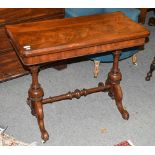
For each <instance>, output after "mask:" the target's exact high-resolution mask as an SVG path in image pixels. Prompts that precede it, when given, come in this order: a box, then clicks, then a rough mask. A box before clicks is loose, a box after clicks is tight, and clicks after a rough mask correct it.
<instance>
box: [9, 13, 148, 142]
mask: <svg viewBox="0 0 155 155" xmlns="http://www.w3.org/2000/svg"><path fill="white" fill-rule="evenodd" d="M6 28H7V33H8V35H9V37H10V41H11V43H12V45H13V46H14V48H15V50H16V52H17V54H18V56H19V58H20V60H21V61H22V63H23V64H24V65H25V66H27V67H28V68H29V70H30V71H31V74H32V84H31V87H30V89H29V91H28V104H29V106H30V107H31V112H32V115H35V116H36V117H37V120H38V125H39V128H40V131H41V137H42V139H43V140H44V141H46V140H48V138H49V135H48V132H47V131H46V129H45V126H44V112H43V105H44V104H47V103H53V102H56V101H60V100H66V99H69V100H71V99H72V98H77V99H79V98H80V97H81V96H86V95H88V94H92V93H97V92H108V94H109V96H110V97H111V98H112V99H114V100H115V101H116V105H117V108H118V110H119V112H120V113H121V115H122V117H123V118H124V119H126V120H127V119H128V118H129V113H128V112H127V111H126V110H125V109H124V108H123V105H122V97H123V93H122V90H121V86H120V81H121V79H122V75H121V72H120V69H119V56H120V54H121V50H122V49H124V48H128V47H133V46H141V45H144V44H145V38H146V37H147V36H148V35H149V31H148V30H147V29H145V28H144V27H143V26H141V25H140V24H137V23H135V22H134V21H132V20H131V19H129V18H128V17H126V16H125V15H124V14H123V13H121V12H116V13H110V14H99V15H91V16H84V17H76V18H68V19H58V20H53V21H51V20H49V21H43V22H36V23H31V24H19V25H12V26H11V25H10V26H6ZM109 51H113V55H114V62H113V66H112V69H111V70H110V72H109V74H108V78H107V80H106V82H105V84H104V83H102V82H100V83H99V84H98V86H97V87H94V88H90V89H83V90H78V89H76V90H75V91H73V92H68V93H66V94H62V95H59V96H54V97H49V98H45V99H44V98H43V96H44V92H43V88H42V87H41V85H40V84H39V82H38V70H39V66H40V65H41V64H43V63H46V62H54V61H58V60H64V59H69V58H74V57H80V56H85V55H90V54H96V53H105V52H109ZM129 95H130V94H129Z"/></svg>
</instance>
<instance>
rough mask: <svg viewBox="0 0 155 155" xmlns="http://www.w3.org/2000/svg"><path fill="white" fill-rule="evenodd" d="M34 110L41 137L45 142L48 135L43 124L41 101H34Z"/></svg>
mask: <svg viewBox="0 0 155 155" xmlns="http://www.w3.org/2000/svg"><path fill="white" fill-rule="evenodd" d="M35 111H36V114H37V120H38V125H39V129H40V132H41V138H42V139H43V140H44V142H46V141H47V140H48V139H49V135H48V132H47V131H46V129H45V126H44V113H43V106H42V103H41V102H36V103H35Z"/></svg>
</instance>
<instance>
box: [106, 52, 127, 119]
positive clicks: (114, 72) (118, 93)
mask: <svg viewBox="0 0 155 155" xmlns="http://www.w3.org/2000/svg"><path fill="white" fill-rule="evenodd" d="M120 53H121V52H120V51H116V52H114V53H113V54H114V62H113V67H112V69H111V71H110V72H109V74H108V79H107V83H108V84H110V85H111V88H110V90H109V93H110V95H112V96H114V99H115V101H116V105H117V108H118V110H119V112H120V113H121V115H122V117H123V118H124V119H126V120H128V119H129V113H128V112H127V111H126V110H125V109H124V107H123V104H122V98H123V93H122V90H121V86H120V81H121V79H122V75H121V72H120V70H119V68H118V65H119V57H120Z"/></svg>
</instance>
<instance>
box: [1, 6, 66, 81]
mask: <svg viewBox="0 0 155 155" xmlns="http://www.w3.org/2000/svg"><path fill="white" fill-rule="evenodd" d="M57 18H64V9H61V8H52V9H51V8H50V9H47V8H46V9H44V8H35V9H34V8H24V9H23V8H18V9H15V8H9V9H8V8H0V82H3V81H6V80H10V79H13V78H16V77H19V76H23V75H25V74H29V71H27V70H26V69H25V68H24V66H23V65H22V63H21V62H20V60H19V58H18V56H17V54H16V52H15V51H14V48H13V47H12V45H11V43H10V41H9V39H8V37H7V35H6V31H5V28H4V26H5V25H7V24H18V23H27V22H34V21H42V20H47V19H57ZM53 67H55V68H56V69H58V70H61V69H63V68H65V67H66V64H60V65H58V64H56V65H54V66H53Z"/></svg>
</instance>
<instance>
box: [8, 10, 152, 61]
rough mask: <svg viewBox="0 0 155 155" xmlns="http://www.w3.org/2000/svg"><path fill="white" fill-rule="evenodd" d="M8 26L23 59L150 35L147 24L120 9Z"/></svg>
mask: <svg viewBox="0 0 155 155" xmlns="http://www.w3.org/2000/svg"><path fill="white" fill-rule="evenodd" d="M6 29H7V33H8V35H9V37H10V40H11V42H12V44H13V46H14V47H15V48H16V49H17V52H18V54H19V55H20V56H21V57H23V58H24V57H27V58H28V57H35V56H41V55H46V54H54V53H59V52H62V51H69V50H74V49H82V48H88V47H94V46H99V45H106V44H112V43H119V42H125V41H129V40H135V39H138V38H145V37H147V36H148V35H149V31H148V30H147V29H146V28H145V27H143V26H142V25H140V24H138V23H136V22H134V21H132V20H131V19H129V18H128V17H127V16H125V15H124V14H123V13H121V12H115V13H109V14H98V15H90V16H82V17H75V18H65V19H58V20H47V21H41V22H33V23H23V24H17V25H8V26H6ZM103 52H106V51H103ZM94 53H95V52H94ZM87 54H88V53H87ZM85 55H86V54H85Z"/></svg>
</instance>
